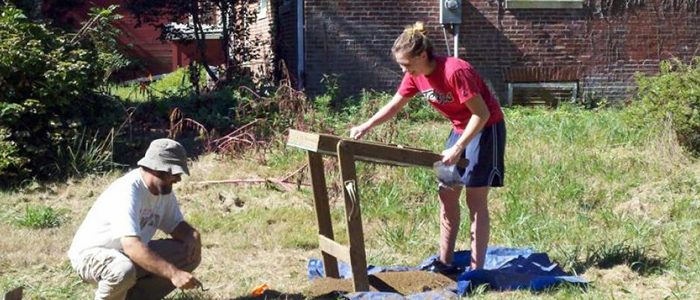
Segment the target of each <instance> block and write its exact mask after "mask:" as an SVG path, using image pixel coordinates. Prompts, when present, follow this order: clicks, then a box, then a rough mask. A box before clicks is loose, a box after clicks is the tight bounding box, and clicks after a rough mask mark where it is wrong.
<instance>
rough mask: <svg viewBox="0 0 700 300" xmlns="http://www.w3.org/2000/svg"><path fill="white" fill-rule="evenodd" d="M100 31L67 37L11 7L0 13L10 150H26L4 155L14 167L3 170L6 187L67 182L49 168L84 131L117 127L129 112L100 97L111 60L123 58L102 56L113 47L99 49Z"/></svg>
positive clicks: (1, 114)
mask: <svg viewBox="0 0 700 300" xmlns="http://www.w3.org/2000/svg"><path fill="white" fill-rule="evenodd" d="M107 13H109V12H107ZM107 13H104V12H103V14H107ZM93 26H96V27H101V26H106V25H105V24H99V23H93ZM93 30H94V28H91V30H90V31H89V32H87V33H85V32H84V31H81V32H82V33H81V32H79V33H78V34H67V33H63V32H61V31H58V30H52V29H49V27H48V26H47V25H45V24H42V23H40V22H36V21H31V20H29V19H28V18H27V17H26V16H25V15H24V14H22V12H21V11H20V10H19V9H17V8H15V7H13V6H11V5H7V6H4V7H0V36H2V37H3V38H2V39H0V127H4V128H6V129H7V130H8V132H9V133H10V134H9V135H7V136H6V137H5V141H6V142H8V143H14V144H15V145H22V147H21V148H14V150H13V148H5V149H3V151H8V150H10V152H5V153H7V154H8V155H11V156H12V158H11V159H12V160H13V161H14V163H12V164H4V165H0V182H2V183H7V182H8V178H26V177H29V176H37V177H39V178H52V177H55V176H57V175H59V176H63V175H64V174H56V173H54V171H55V170H56V168H52V167H48V166H53V165H55V164H56V159H58V158H59V155H58V153H57V152H58V149H62V148H63V149H65V148H66V146H67V145H69V144H70V143H71V141H73V140H74V138H75V137H76V136H78V135H80V134H81V133H82V130H80V129H79V128H90V130H99V129H100V128H104V127H106V128H110V127H112V126H114V124H115V122H116V121H115V120H116V116H117V115H116V114H119V113H121V111H122V110H121V109H119V108H118V106H117V105H118V104H117V103H116V102H114V100H113V99H111V98H108V97H101V96H99V95H98V94H97V93H96V92H95V89H96V88H97V87H98V86H100V85H101V84H103V83H104V77H105V76H106V74H105V72H106V71H105V70H104V68H106V66H107V65H109V64H110V62H108V61H107V60H113V59H115V58H114V57H111V58H106V57H105V56H100V51H98V50H97V48H98V47H106V46H105V45H107V44H105V43H106V42H105V41H104V40H102V41H101V42H98V41H93V40H92V39H91V38H90V37H89V36H90V35H91V33H95V31H93ZM103 32H104V31H103ZM92 35H93V36H97V35H96V34H92ZM103 37H104V36H103ZM103 37H101V38H103ZM99 45H102V46H99ZM105 131H106V130H105ZM8 145H9V144H8ZM18 162H24V164H21V165H20V164H18Z"/></svg>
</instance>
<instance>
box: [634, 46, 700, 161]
mask: <svg viewBox="0 0 700 300" xmlns="http://www.w3.org/2000/svg"><path fill="white" fill-rule="evenodd" d="M660 69H661V72H660V74H658V75H655V76H643V75H637V78H636V79H637V84H638V85H639V87H638V91H637V93H636V96H635V99H634V100H635V101H634V102H633V103H632V104H631V105H630V107H629V109H628V110H627V114H626V118H627V121H628V122H629V123H630V124H632V125H634V126H636V127H638V128H650V129H654V128H663V124H664V121H665V120H668V121H670V123H671V124H672V127H673V130H674V131H675V132H676V135H677V136H678V141H679V142H680V144H681V145H682V146H683V147H684V148H686V149H687V150H689V151H690V152H691V153H693V154H695V155H696V156H697V155H700V57H698V58H695V59H694V60H693V61H692V62H691V63H689V64H684V63H683V62H680V61H678V60H671V61H664V62H662V63H661V66H660Z"/></svg>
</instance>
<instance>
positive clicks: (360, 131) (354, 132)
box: [350, 123, 370, 139]
mask: <svg viewBox="0 0 700 300" xmlns="http://www.w3.org/2000/svg"><path fill="white" fill-rule="evenodd" d="M369 128H370V127H369V126H367V125H365V123H362V124H360V125H358V126H355V127H353V128H350V137H351V138H353V139H359V138H361V137H362V136H364V135H365V134H367V132H369Z"/></svg>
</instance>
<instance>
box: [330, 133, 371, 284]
mask: <svg viewBox="0 0 700 300" xmlns="http://www.w3.org/2000/svg"><path fill="white" fill-rule="evenodd" d="M337 149H338V161H339V163H340V175H341V184H342V189H343V197H344V198H345V216H346V218H347V222H348V239H349V241H350V265H351V267H352V278H353V284H354V286H355V291H356V292H362V291H369V279H368V276H367V258H366V254H365V238H364V233H363V231H362V213H361V210H360V193H359V189H358V186H357V174H356V173H355V156H354V154H353V150H352V147H351V144H349V143H346V142H344V141H340V142H338V145H337Z"/></svg>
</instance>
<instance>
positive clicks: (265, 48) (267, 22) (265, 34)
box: [248, 0, 275, 78]
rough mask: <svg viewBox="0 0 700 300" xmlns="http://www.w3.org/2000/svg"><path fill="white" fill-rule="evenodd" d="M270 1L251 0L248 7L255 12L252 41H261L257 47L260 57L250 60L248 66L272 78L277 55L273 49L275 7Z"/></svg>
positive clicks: (262, 75)
mask: <svg viewBox="0 0 700 300" xmlns="http://www.w3.org/2000/svg"><path fill="white" fill-rule="evenodd" d="M270 2H271V1H270V0H258V1H251V3H250V5H249V8H248V9H249V11H251V12H254V14H255V19H254V20H253V24H251V26H250V32H249V33H250V37H251V41H256V42H258V43H259V45H258V47H256V48H257V55H258V58H257V59H255V60H253V61H251V62H249V63H248V66H250V68H251V69H252V70H253V72H255V74H256V75H257V76H258V77H261V78H271V77H272V75H273V71H274V61H275V56H274V51H273V50H272V47H273V40H272V30H273V25H274V23H273V17H272V16H274V7H273V6H272V4H271V3H270Z"/></svg>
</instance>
